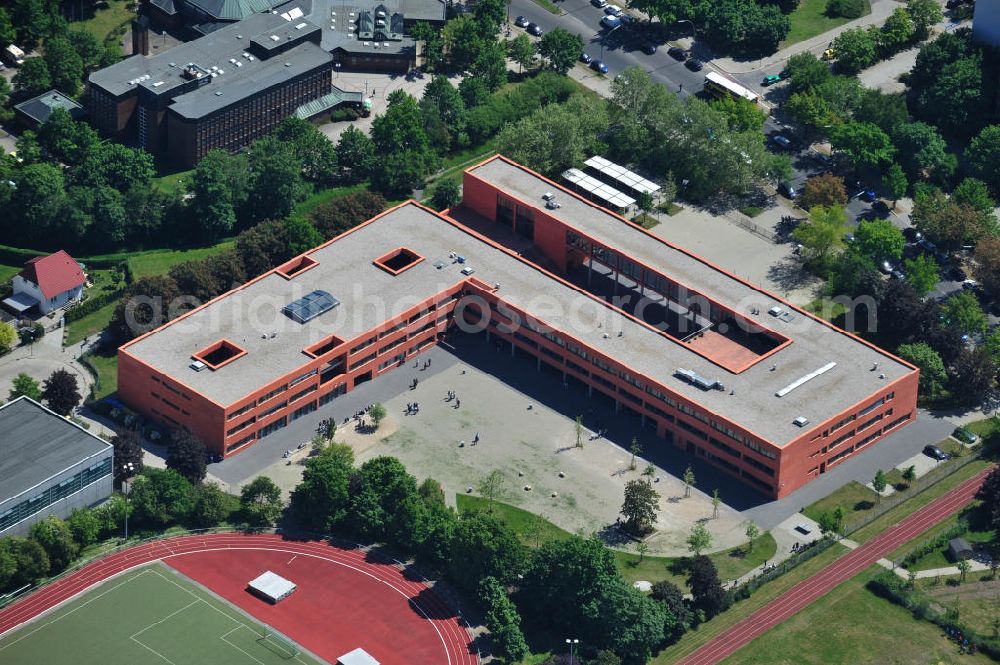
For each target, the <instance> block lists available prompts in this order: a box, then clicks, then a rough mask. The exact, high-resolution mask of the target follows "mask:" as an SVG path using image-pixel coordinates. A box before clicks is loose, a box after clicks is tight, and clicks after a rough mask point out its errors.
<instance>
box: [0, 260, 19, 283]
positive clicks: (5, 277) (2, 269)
mask: <svg viewBox="0 0 1000 665" xmlns="http://www.w3.org/2000/svg"><path fill="white" fill-rule="evenodd" d="M23 267H24V266H6V265H3V264H0V284H6V283H7V282H9V281H10V280H12V279H14V275H16V274H17V273H19V272H21V269H22V268H23Z"/></svg>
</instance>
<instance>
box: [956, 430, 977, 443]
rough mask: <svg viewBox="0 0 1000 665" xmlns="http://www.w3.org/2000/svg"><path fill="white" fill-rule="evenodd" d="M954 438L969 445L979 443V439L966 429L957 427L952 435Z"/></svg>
mask: <svg viewBox="0 0 1000 665" xmlns="http://www.w3.org/2000/svg"><path fill="white" fill-rule="evenodd" d="M951 435H952V436H953V437H955V438H956V439H958V440H959V441H961V442H962V443H967V444H969V445H971V444H973V443H975V442H976V441H979V437H978V436H976V435H975V434H973V433H972V432H970V431H969V430H967V429H965V428H964V427H956V428H955V431H954V432H952V433H951Z"/></svg>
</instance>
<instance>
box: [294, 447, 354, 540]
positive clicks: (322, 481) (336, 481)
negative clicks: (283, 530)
mask: <svg viewBox="0 0 1000 665" xmlns="http://www.w3.org/2000/svg"><path fill="white" fill-rule="evenodd" d="M353 471H354V452H353V451H352V450H351V447H350V446H346V445H342V444H337V443H335V444H332V445H330V446H328V447H327V448H325V449H324V450H323V452H322V453H320V454H319V455H317V456H315V457H312V458H310V459H307V460H306V462H305V470H304V471H303V472H302V481H301V482H300V483H299V484H298V485H296V486H295V489H294V490H293V491H292V495H291V504H290V506H289V507H290V509H291V513H292V515H293V516H294V517H295V519H296V521H297V522H298V523H299V524H301V525H302V526H304V527H305V528H307V529H311V530H313V531H316V532H320V533H328V532H330V531H332V530H333V529H335V528H336V527H337V526H338V525H339V524H341V523H342V522H343V521H344V519H345V518H346V517H347V513H348V506H349V500H350V494H349V491H350V482H351V475H352V474H353Z"/></svg>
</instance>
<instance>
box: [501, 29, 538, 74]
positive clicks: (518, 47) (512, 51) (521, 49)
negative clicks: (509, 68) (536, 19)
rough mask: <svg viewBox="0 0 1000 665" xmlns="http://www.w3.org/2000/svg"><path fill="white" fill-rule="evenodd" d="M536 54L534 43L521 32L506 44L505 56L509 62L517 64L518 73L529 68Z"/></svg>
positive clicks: (536, 49)
mask: <svg viewBox="0 0 1000 665" xmlns="http://www.w3.org/2000/svg"><path fill="white" fill-rule="evenodd" d="M537 53H538V48H537V47H536V46H535V42H533V41H532V40H531V38H529V37H528V35H526V34H525V33H523V32H522V33H521V34H519V35H518V36H517V37H515V38H514V39H512V40H510V41H509V42H507V54H508V55H509V56H510V59H511V60H513V61H514V62H516V63H517V67H518V70H517V71H518V73H520V72H521V71H522V70H523V69H524V68H525V67H531V65H532V64H533V63H534V62H535V56H536V54H537Z"/></svg>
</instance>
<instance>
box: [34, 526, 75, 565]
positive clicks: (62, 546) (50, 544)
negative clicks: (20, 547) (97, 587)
mask: <svg viewBox="0 0 1000 665" xmlns="http://www.w3.org/2000/svg"><path fill="white" fill-rule="evenodd" d="M28 533H29V535H30V537H31V539H32V540H34V541H36V542H37V543H38V544H39V545H41V546H42V548H43V549H44V550H45V554H46V555H48V557H49V564H50V565H51V570H52V571H53V572H58V571H61V570H62V569H64V568H65V567H66V566H68V565H69V564H70V563H71V562H72V561H73V559H74V557H76V554H77V552H79V551H80V546H79V545H77V544H76V542H74V540H73V533H72V532H71V531H70V529H69V525H68V524H66V522H64V521H62V520H61V519H59V518H58V517H56V516H55V515H49V516H48V517H46V518H45V519H43V520H42V521H41V522H36V523H35V524H33V525H32V526H31V529H30V530H29V531H28Z"/></svg>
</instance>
